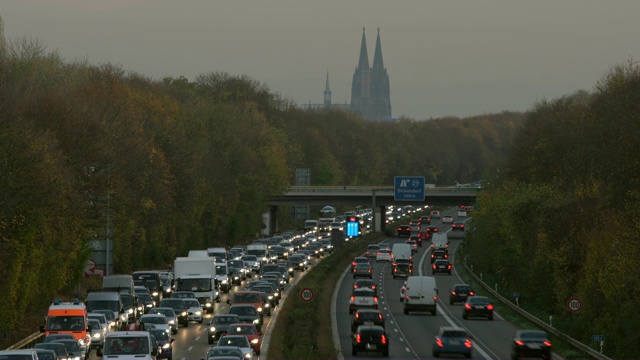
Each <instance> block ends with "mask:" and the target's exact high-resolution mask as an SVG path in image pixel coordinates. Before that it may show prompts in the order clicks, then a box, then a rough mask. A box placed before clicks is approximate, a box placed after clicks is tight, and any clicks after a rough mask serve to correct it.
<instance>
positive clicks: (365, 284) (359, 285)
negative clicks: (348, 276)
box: [352, 279, 378, 295]
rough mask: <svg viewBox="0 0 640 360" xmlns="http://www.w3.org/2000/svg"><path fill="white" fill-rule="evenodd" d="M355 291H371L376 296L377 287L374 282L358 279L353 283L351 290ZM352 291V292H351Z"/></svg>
mask: <svg viewBox="0 0 640 360" xmlns="http://www.w3.org/2000/svg"><path fill="white" fill-rule="evenodd" d="M356 289H371V290H373V291H374V292H375V294H376V295H378V286H377V285H376V283H375V281H373V280H371V279H358V280H356V281H355V282H354V283H353V290H356ZM353 290H352V291H353Z"/></svg>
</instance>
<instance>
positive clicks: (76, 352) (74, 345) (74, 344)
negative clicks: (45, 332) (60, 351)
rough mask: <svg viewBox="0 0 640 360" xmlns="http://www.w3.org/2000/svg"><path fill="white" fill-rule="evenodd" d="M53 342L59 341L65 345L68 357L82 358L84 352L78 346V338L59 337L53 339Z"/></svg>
mask: <svg viewBox="0 0 640 360" xmlns="http://www.w3.org/2000/svg"><path fill="white" fill-rule="evenodd" d="M53 342H57V343H61V344H63V345H64V346H66V347H67V351H68V352H69V359H84V358H85V353H84V351H82V349H81V348H80V345H79V344H78V340H76V339H73V340H71V339H59V340H54V341H53Z"/></svg>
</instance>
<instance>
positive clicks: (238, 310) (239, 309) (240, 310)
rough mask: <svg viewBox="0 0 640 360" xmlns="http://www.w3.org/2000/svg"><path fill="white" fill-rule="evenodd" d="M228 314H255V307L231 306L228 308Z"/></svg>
mask: <svg viewBox="0 0 640 360" xmlns="http://www.w3.org/2000/svg"><path fill="white" fill-rule="evenodd" d="M256 296H257V295H256ZM229 314H236V315H256V309H255V308H254V307H253V306H236V307H233V306H232V307H231V309H229Z"/></svg>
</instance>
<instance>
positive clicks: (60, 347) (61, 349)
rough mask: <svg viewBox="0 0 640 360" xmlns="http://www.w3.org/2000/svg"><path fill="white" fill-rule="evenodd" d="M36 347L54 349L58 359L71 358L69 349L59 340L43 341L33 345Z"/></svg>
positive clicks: (65, 359)
mask: <svg viewBox="0 0 640 360" xmlns="http://www.w3.org/2000/svg"><path fill="white" fill-rule="evenodd" d="M33 347H34V349H48V350H53V351H54V352H55V353H56V359H58V360H67V359H68V358H69V351H68V350H67V347H66V346H64V344H60V343H57V342H54V341H52V342H43V343H40V344H35V345H33Z"/></svg>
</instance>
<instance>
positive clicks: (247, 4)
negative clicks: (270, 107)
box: [0, 0, 640, 119]
mask: <svg viewBox="0 0 640 360" xmlns="http://www.w3.org/2000/svg"><path fill="white" fill-rule="evenodd" d="M0 16H2V18H3V19H4V23H5V34H6V36H7V37H8V38H10V39H15V38H17V37H22V36H28V37H33V38H37V39H39V40H40V41H41V42H42V43H43V44H45V45H46V46H47V47H48V48H49V49H57V50H58V51H59V53H60V54H61V55H62V56H63V57H64V58H66V59H68V60H74V59H87V60H88V61H89V62H90V63H92V64H99V63H106V62H111V63H115V64H120V65H122V67H123V68H124V69H126V70H132V71H136V72H138V73H141V74H143V75H146V76H149V77H152V78H156V79H158V78H161V77H163V76H173V77H178V76H180V75H183V76H186V77H187V78H189V79H190V80H193V79H194V78H195V76H196V75H199V74H202V73H207V72H211V71H225V72H228V73H231V74H247V75H249V76H251V77H253V78H254V79H256V80H258V81H260V82H263V83H266V84H267V85H268V86H269V87H270V88H271V89H272V90H273V91H276V92H279V93H281V94H282V95H284V96H286V97H288V98H290V99H292V100H294V101H295V102H298V103H306V102H308V101H309V100H311V102H312V103H321V102H322V99H323V94H322V92H323V90H324V82H325V74H326V71H327V69H328V70H329V77H330V82H331V90H332V99H333V102H339V103H344V102H345V101H346V102H350V98H351V79H352V76H353V72H354V70H355V67H356V64H357V61H358V53H359V48H360V38H361V35H362V27H366V29H367V31H366V36H367V43H368V44H367V46H368V49H369V59H370V60H372V59H373V50H374V47H375V37H376V28H378V27H380V29H381V30H380V36H381V41H382V51H383V57H384V63H385V66H386V68H387V71H388V73H389V79H390V83H391V104H392V112H393V116H394V117H399V116H401V115H405V116H407V117H410V118H414V119H424V118H429V117H440V116H446V115H454V116H460V117H463V116H471V115H478V114H483V113H493V112H500V111H502V110H526V109H529V108H531V106H532V105H533V104H534V103H535V102H536V101H537V100H540V99H543V98H547V99H551V98H555V97H557V96H561V95H565V94H569V93H572V92H574V91H576V90H578V89H586V90H590V89H592V88H593V86H594V85H595V83H596V82H597V81H598V80H599V79H600V78H601V77H602V76H603V75H604V74H605V73H606V72H607V71H608V70H609V69H610V67H611V66H613V65H616V64H620V63H622V62H625V61H626V60H628V59H629V58H634V59H639V58H640V55H639V53H640V40H638V34H639V33H640V31H639V30H640V1H639V0H528V1H518V0H509V1H497V0H496V1H494V0H473V1H471V0H469V1H463V0H438V1H430V0H406V1H405V0H386V1H381V0H223V1H219V0H99V1H95V0H0Z"/></svg>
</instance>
